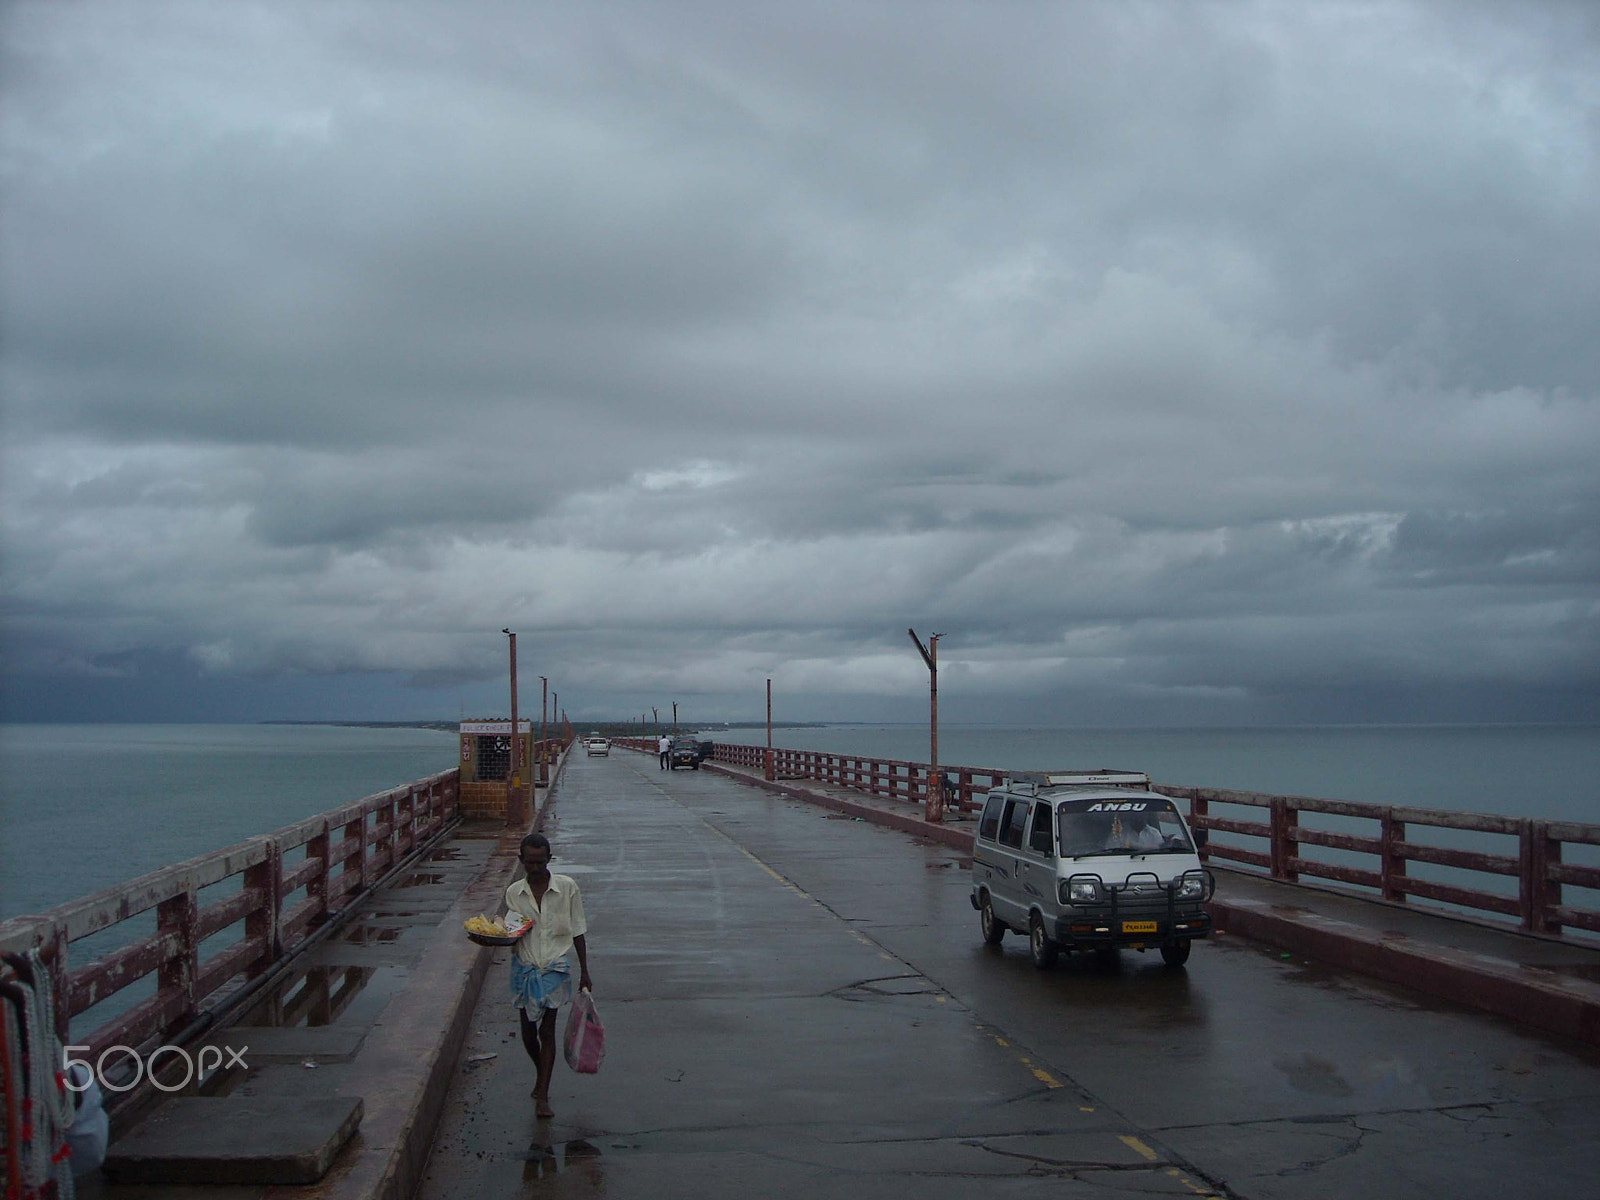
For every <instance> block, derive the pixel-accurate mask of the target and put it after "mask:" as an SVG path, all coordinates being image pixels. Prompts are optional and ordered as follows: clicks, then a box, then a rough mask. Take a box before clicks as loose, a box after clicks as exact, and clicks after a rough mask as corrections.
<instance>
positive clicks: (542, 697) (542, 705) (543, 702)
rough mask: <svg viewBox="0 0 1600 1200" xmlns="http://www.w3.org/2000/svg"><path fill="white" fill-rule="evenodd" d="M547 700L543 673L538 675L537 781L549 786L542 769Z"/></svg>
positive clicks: (548, 694) (546, 684)
mask: <svg viewBox="0 0 1600 1200" xmlns="http://www.w3.org/2000/svg"><path fill="white" fill-rule="evenodd" d="M549 702H550V681H549V680H548V679H546V678H545V677H544V676H543V675H541V676H539V782H540V783H542V784H544V785H546V786H547V787H548V786H549V783H550V778H549V776H548V775H547V774H546V773H545V769H544V762H545V750H544V725H545V713H546V710H547V709H548V708H549Z"/></svg>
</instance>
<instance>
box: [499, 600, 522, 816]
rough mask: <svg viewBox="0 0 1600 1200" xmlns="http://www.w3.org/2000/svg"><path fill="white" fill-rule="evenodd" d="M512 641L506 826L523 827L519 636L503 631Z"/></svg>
mask: <svg viewBox="0 0 1600 1200" xmlns="http://www.w3.org/2000/svg"><path fill="white" fill-rule="evenodd" d="M500 632H501V633H503V634H505V635H506V637H507V638H509V639H510V641H511V763H510V766H509V767H508V769H507V771H506V824H507V825H519V826H520V825H521V824H522V823H523V822H524V821H525V820H526V819H527V818H526V817H525V816H524V815H523V812H522V776H521V775H520V774H519V773H518V771H517V767H518V765H519V763H521V761H522V736H521V734H520V733H519V732H518V731H517V635H516V634H514V633H512V632H511V630H509V629H502V630H501V631H500Z"/></svg>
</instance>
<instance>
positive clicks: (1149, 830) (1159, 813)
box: [1056, 800, 1194, 858]
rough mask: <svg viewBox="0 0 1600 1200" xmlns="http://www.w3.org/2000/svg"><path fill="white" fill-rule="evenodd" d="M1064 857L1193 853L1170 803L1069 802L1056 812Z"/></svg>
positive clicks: (1161, 801)
mask: <svg viewBox="0 0 1600 1200" xmlns="http://www.w3.org/2000/svg"><path fill="white" fill-rule="evenodd" d="M1056 824H1057V827H1058V829H1059V832H1060V839H1061V857H1062V858H1088V857H1091V856H1095V855H1103V854H1192V853H1193V852H1194V843H1193V842H1192V841H1190V840H1189V831H1188V830H1187V829H1185V828H1184V825H1183V819H1182V818H1181V817H1179V816H1178V810H1177V809H1175V808H1174V807H1173V806H1172V804H1171V802H1170V801H1163V800H1131V801H1123V800H1069V801H1066V802H1065V803H1063V804H1061V805H1060V806H1059V807H1058V808H1057V809H1056Z"/></svg>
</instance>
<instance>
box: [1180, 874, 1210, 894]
mask: <svg viewBox="0 0 1600 1200" xmlns="http://www.w3.org/2000/svg"><path fill="white" fill-rule="evenodd" d="M1205 895H1206V880H1205V876H1204V875H1180V876H1179V877H1178V890H1177V897H1178V899H1179V900H1203V899H1205Z"/></svg>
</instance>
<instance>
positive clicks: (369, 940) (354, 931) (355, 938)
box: [344, 924, 405, 946]
mask: <svg viewBox="0 0 1600 1200" xmlns="http://www.w3.org/2000/svg"><path fill="white" fill-rule="evenodd" d="M403 932H405V931H404V930H403V929H401V928H400V926H398V925H359V924H358V925H355V926H352V927H351V929H350V931H349V932H348V933H346V934H345V935H344V940H345V941H347V942H355V943H356V944H357V945H361V946H372V945H377V944H378V943H381V942H392V941H394V940H395V939H396V938H398V937H399V936H400V935H401V934H402V933H403Z"/></svg>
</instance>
